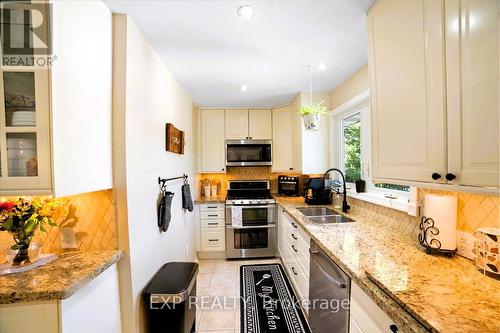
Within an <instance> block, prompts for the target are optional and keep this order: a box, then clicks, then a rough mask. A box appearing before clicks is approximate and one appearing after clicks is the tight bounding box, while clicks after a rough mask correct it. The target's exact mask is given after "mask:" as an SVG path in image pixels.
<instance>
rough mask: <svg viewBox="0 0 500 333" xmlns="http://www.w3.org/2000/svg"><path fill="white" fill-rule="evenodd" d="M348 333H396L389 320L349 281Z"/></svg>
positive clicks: (396, 329)
mask: <svg viewBox="0 0 500 333" xmlns="http://www.w3.org/2000/svg"><path fill="white" fill-rule="evenodd" d="M349 312H350V313H349V332H351V333H384V332H397V331H398V328H397V326H396V325H395V324H394V322H393V321H392V319H391V318H389V317H388V316H387V315H386V314H385V312H384V311H382V309H380V308H379V307H378V306H377V304H375V302H373V301H372V300H371V298H370V297H369V296H368V295H367V294H366V293H365V292H364V291H363V290H362V289H361V288H360V287H359V286H358V285H357V284H356V283H354V282H353V281H351V306H350V311H349Z"/></svg>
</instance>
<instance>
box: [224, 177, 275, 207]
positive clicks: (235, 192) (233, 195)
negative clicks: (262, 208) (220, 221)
mask: <svg viewBox="0 0 500 333" xmlns="http://www.w3.org/2000/svg"><path fill="white" fill-rule="evenodd" d="M228 188H229V189H228V191H227V197H226V203H227V204H233V205H234V204H240V205H245V204H269V203H275V202H276V201H275V200H274V198H273V196H272V195H271V190H270V189H269V181H267V180H237V181H229V186H228Z"/></svg>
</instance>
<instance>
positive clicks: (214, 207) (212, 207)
mask: <svg viewBox="0 0 500 333" xmlns="http://www.w3.org/2000/svg"><path fill="white" fill-rule="evenodd" d="M207 208H209V209H216V208H217V206H207Z"/></svg>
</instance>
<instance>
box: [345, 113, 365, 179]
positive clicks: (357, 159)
mask: <svg viewBox="0 0 500 333" xmlns="http://www.w3.org/2000/svg"><path fill="white" fill-rule="evenodd" d="M344 168H345V176H346V182H350V183H353V182H355V181H356V180H359V179H361V122H359V121H358V122H355V123H352V124H349V125H347V126H344Z"/></svg>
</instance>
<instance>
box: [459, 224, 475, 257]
mask: <svg viewBox="0 0 500 333" xmlns="http://www.w3.org/2000/svg"><path fill="white" fill-rule="evenodd" d="M474 242H475V237H474V235H473V234H471V233H468V232H463V231H457V250H458V254H459V255H461V256H462V257H465V258H468V259H471V260H474V259H476V256H475V254H474V252H473V250H474Z"/></svg>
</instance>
